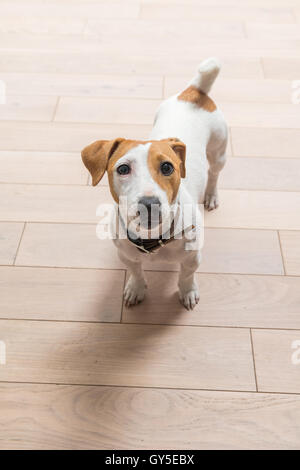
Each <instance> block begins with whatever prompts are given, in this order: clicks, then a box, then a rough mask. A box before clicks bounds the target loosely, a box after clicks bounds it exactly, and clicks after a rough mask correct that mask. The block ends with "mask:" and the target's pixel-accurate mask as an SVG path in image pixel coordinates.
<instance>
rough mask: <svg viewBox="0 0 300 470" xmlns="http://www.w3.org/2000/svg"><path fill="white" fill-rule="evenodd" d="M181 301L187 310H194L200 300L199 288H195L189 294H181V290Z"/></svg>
mask: <svg viewBox="0 0 300 470" xmlns="http://www.w3.org/2000/svg"><path fill="white" fill-rule="evenodd" d="M179 299H180V302H181V303H182V305H184V307H185V308H186V309H187V310H193V309H194V308H195V307H196V305H197V303H198V302H199V300H200V294H199V290H198V287H197V286H193V288H192V289H191V290H190V291H189V292H181V291H180V290H179Z"/></svg>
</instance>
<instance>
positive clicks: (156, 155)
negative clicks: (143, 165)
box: [148, 141, 181, 203]
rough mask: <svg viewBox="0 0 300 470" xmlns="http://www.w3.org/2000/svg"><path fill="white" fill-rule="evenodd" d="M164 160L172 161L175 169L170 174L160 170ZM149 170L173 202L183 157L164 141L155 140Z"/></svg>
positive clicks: (149, 160) (150, 154)
mask: <svg viewBox="0 0 300 470" xmlns="http://www.w3.org/2000/svg"><path fill="white" fill-rule="evenodd" d="M163 162H171V163H172V165H173V166H174V171H173V173H172V174H171V175H170V176H165V175H163V174H162V172H161V170H160V165H161V164H162V163H163ZM148 166H149V171H150V174H151V176H152V178H153V179H154V181H156V183H157V184H159V186H160V187H161V188H162V189H163V190H164V191H165V192H166V194H167V197H168V201H169V203H171V202H173V201H174V199H175V197H176V195H177V192H178V188H179V185H180V179H181V159H180V157H179V156H178V155H177V154H176V153H175V152H174V150H173V149H172V148H171V147H170V145H168V144H167V143H166V142H164V141H160V142H153V143H152V145H151V147H150V148H149V154H148Z"/></svg>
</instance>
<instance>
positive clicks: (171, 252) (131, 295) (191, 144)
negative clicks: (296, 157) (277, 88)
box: [115, 58, 227, 309]
mask: <svg viewBox="0 0 300 470" xmlns="http://www.w3.org/2000/svg"><path fill="white" fill-rule="evenodd" d="M219 69H220V66H219V63H218V61H217V60H216V59H213V58H212V59H208V60H206V61H204V62H202V63H201V64H200V66H199V69H198V74H197V76H196V77H195V78H194V79H193V80H192V82H191V84H192V85H193V86H196V87H197V88H198V89H200V90H201V91H202V92H205V93H206V92H207V91H209V90H210V88H211V86H212V83H213V81H214V80H215V78H216V76H217V75H218V73H219ZM178 96H179V94H178V95H175V96H173V97H171V98H169V99H167V100H166V101H164V102H163V103H162V104H161V105H160V107H159V109H158V112H157V115H156V118H155V124H154V127H153V129H152V131H151V134H150V139H151V140H160V139H164V138H169V137H177V138H178V139H180V140H181V141H182V142H184V143H185V144H186V150H187V152H186V178H185V179H182V180H181V185H180V187H179V191H178V195H177V198H176V201H175V205H176V204H177V205H178V207H180V206H181V205H182V202H189V203H192V204H195V205H196V204H199V203H204V205H205V207H206V209H208V210H212V209H215V208H216V207H217V206H218V194H217V179H218V175H219V172H220V170H221V169H222V168H223V166H224V163H225V150H226V144H227V126H226V123H225V120H224V117H223V115H222V113H221V111H219V110H218V109H217V110H215V111H213V112H208V111H206V110H204V109H202V108H199V107H197V106H196V105H194V104H192V103H189V102H185V101H181V100H179V99H178ZM148 150H149V144H146V145H140V146H137V147H135V148H134V149H133V150H131V151H130V152H128V153H127V154H126V155H125V156H124V157H123V158H122V159H120V160H119V162H118V164H120V163H121V162H122V161H123V160H124V161H125V162H126V161H130V162H131V164H133V168H134V171H133V174H132V175H131V176H130V177H129V178H128V181H127V182H126V180H120V179H118V177H117V176H115V178H116V180H115V188H116V190H117V192H118V193H119V194H126V195H127V196H128V197H129V200H130V203H131V204H132V205H133V206H134V204H136V201H137V199H138V197H139V196H143V195H145V193H148V192H149V194H150V193H151V194H153V195H157V196H158V197H160V198H161V199H162V200H164V201H166V195H164V194H163V193H164V191H163V190H162V189H161V188H160V187H159V185H158V184H156V183H155V181H153V179H152V177H151V175H150V173H149V170H148V166H147V155H148ZM185 242H186V240H184V239H183V240H176V241H173V242H171V243H170V244H168V245H167V246H165V247H163V248H160V250H159V251H158V252H157V253H156V254H154V255H153V254H149V255H147V254H143V253H141V252H139V250H138V249H137V248H136V247H135V246H134V245H133V244H132V243H131V242H129V241H128V240H116V242H115V243H116V245H117V247H118V249H119V255H120V258H121V260H122V261H123V262H124V263H125V264H126V265H127V267H128V269H129V271H130V279H129V281H128V283H127V286H126V289H125V293H124V299H125V303H126V304H127V305H132V304H135V303H137V302H140V301H141V300H143V298H144V294H145V281H144V275H143V271H142V261H143V260H145V257H150V259H151V258H152V257H154V258H158V257H159V258H160V259H163V260H165V261H171V262H174V260H176V261H178V262H179V263H180V274H179V282H178V286H179V296H180V300H181V302H182V303H183V304H184V306H185V307H186V308H187V309H192V308H194V306H195V305H196V304H197V303H198V301H199V291H198V287H197V285H196V283H195V280H194V273H195V271H196V269H197V267H198V265H199V263H200V259H201V254H200V252H199V251H186V250H185Z"/></svg>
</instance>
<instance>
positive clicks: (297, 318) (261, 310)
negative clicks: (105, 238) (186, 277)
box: [122, 271, 300, 329]
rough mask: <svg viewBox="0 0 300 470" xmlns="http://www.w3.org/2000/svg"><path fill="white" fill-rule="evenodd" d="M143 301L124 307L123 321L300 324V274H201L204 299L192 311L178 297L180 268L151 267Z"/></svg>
mask: <svg viewBox="0 0 300 470" xmlns="http://www.w3.org/2000/svg"><path fill="white" fill-rule="evenodd" d="M146 280H147V284H148V289H147V292H146V299H145V300H144V302H143V303H142V304H139V305H137V306H135V307H132V308H126V307H124V309H123V316H122V319H123V322H128V323H143V324H144V323H153V324H172V325H173V324H174V325H200V326H201V325H202V326H238V327H255V328H291V329H297V328H300V278H296V277H287V276H285V277H283V276H257V275H256V276H249V275H239V274H197V275H196V280H197V282H198V285H199V290H200V302H199V303H198V305H197V306H196V307H195V309H194V310H193V311H190V312H187V311H186V309H185V308H184V307H182V305H181V304H180V303H179V299H178V287H177V281H178V274H177V273H174V272H167V273H166V272H164V273H162V272H153V271H147V272H146Z"/></svg>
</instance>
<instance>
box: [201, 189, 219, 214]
mask: <svg viewBox="0 0 300 470" xmlns="http://www.w3.org/2000/svg"><path fill="white" fill-rule="evenodd" d="M204 207H205V209H206V210H208V211H213V210H214V209H217V208H218V207H219V197H218V193H217V192H215V193H212V194H210V193H206V194H205V198H204Z"/></svg>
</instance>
